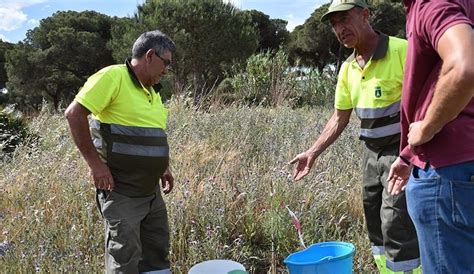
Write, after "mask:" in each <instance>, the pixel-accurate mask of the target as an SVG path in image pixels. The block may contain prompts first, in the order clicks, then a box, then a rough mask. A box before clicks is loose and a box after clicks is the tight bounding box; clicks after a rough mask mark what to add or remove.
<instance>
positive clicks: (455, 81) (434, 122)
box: [425, 65, 474, 133]
mask: <svg viewBox="0 0 474 274" xmlns="http://www.w3.org/2000/svg"><path fill="white" fill-rule="evenodd" d="M471 74H472V75H471ZM472 79H474V73H472V72H469V71H467V70H464V69H463V68H462V67H456V66H452V67H446V66H445V65H443V68H442V70H441V75H440V77H439V80H438V84H437V86H436V91H435V93H434V96H433V99H432V101H431V104H430V106H429V108H428V111H427V113H426V116H425V120H426V122H427V125H430V126H431V127H432V129H431V131H432V132H434V133H436V132H439V131H440V130H441V129H442V128H443V127H444V125H446V124H447V123H449V122H450V121H452V120H454V119H455V118H456V117H457V116H458V115H459V113H460V112H461V111H462V110H463V109H464V108H465V107H466V105H467V104H468V103H469V102H470V101H471V100H472V98H473V96H474V85H472Z"/></svg>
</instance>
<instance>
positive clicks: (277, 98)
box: [214, 49, 335, 107]
mask: <svg viewBox="0 0 474 274" xmlns="http://www.w3.org/2000/svg"><path fill="white" fill-rule="evenodd" d="M233 75H234V76H233V77H228V78H226V79H224V81H222V82H221V83H220V85H219V86H218V88H217V90H216V94H215V96H214V99H215V98H218V99H219V100H220V101H222V102H224V103H228V102H240V103H243V104H246V105H262V106H273V107H275V106H282V105H287V106H291V107H301V106H307V105H310V106H314V105H325V104H332V100H333V94H334V89H335V85H334V81H333V80H332V78H331V76H329V75H326V74H321V73H319V72H318V71H317V70H313V69H302V68H298V67H295V68H292V67H290V65H289V62H288V55H287V54H286V53H285V52H284V51H283V50H282V49H280V50H278V51H277V52H272V51H267V52H263V53H259V54H256V55H252V56H251V57H250V58H249V59H248V60H247V63H246V66H245V68H244V69H242V68H239V67H234V68H233Z"/></svg>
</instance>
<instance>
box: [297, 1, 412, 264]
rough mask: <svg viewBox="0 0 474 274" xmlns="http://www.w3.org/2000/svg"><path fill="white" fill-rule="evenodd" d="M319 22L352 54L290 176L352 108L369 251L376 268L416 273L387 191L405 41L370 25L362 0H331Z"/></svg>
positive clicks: (396, 201) (401, 200)
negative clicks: (331, 106)
mask: <svg viewBox="0 0 474 274" xmlns="http://www.w3.org/2000/svg"><path fill="white" fill-rule="evenodd" d="M321 21H330V23H331V26H332V29H333V31H334V34H335V35H336V37H337V39H338V40H339V42H340V43H342V44H343V45H344V46H345V47H347V48H353V49H354V53H353V54H352V55H351V56H350V57H349V58H348V59H347V60H346V61H345V62H344V63H343V65H342V66H341V70H340V71H339V75H338V82H337V86H336V96H335V112H334V114H333V116H332V117H331V118H330V120H329V121H328V123H327V124H326V126H325V128H324V130H323V132H322V133H321V135H320V136H319V138H318V139H317V140H316V142H315V143H314V144H313V146H312V147H311V148H309V149H308V150H307V151H305V152H302V153H300V154H298V155H297V156H296V157H295V158H294V159H293V160H291V161H290V163H291V164H295V163H296V164H297V165H296V166H295V170H294V179H295V180H300V179H301V178H303V177H304V176H306V175H307V174H308V173H309V171H310V169H311V167H312V166H313V164H314V162H315V160H316V158H317V157H318V156H319V155H320V154H321V153H322V152H323V151H324V150H325V149H326V148H327V147H329V146H330V145H331V144H332V143H333V142H334V141H335V140H336V139H337V138H338V137H339V136H340V134H341V133H342V131H343V130H344V128H345V127H346V126H347V124H348V123H349V120H350V116H351V113H352V110H353V109H354V111H355V113H356V114H357V116H358V117H359V119H360V120H361V125H360V126H361V129H360V137H359V138H360V139H361V140H363V141H364V143H365V145H366V147H367V149H366V152H365V156H364V159H363V164H362V167H363V183H362V185H363V189H362V194H363V203H364V212H365V219H366V223H367V229H368V234H369V239H370V241H371V243H372V252H373V255H374V258H375V262H376V264H377V267H378V268H379V271H380V273H421V267H420V256H419V248H418V240H417V237H416V231H415V228H414V226H413V223H412V221H411V219H410V217H409V215H408V212H407V207H406V201H405V194H404V192H401V193H399V194H397V195H390V193H389V192H388V182H387V177H388V174H389V171H390V166H391V164H392V163H393V162H394V161H395V160H396V159H397V156H398V148H399V144H400V98H401V90H402V81H403V73H404V66H405V59H406V50H407V41H406V40H403V39H399V38H395V37H389V36H386V35H384V34H382V33H379V32H376V31H374V30H373V29H372V27H371V26H370V24H369V9H368V6H367V3H366V2H365V1H364V0H334V1H333V2H332V4H331V5H330V7H329V9H328V12H327V13H325V14H324V15H323V16H322V18H321Z"/></svg>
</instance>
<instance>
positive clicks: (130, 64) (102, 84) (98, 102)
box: [65, 30, 175, 274]
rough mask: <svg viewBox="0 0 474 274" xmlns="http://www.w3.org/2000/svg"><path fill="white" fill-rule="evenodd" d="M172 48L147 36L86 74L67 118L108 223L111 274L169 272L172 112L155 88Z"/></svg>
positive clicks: (159, 36) (158, 36)
mask: <svg viewBox="0 0 474 274" xmlns="http://www.w3.org/2000/svg"><path fill="white" fill-rule="evenodd" d="M174 50H175V45H174V43H173V41H172V40H171V39H170V38H169V37H168V36H166V35H165V34H163V33H161V32H160V31H158V30H156V31H150V32H146V33H143V34H142V35H141V36H140V37H139V38H138V39H137V40H136V41H135V43H134V45H133V48H132V58H131V59H129V60H127V61H126V63H125V64H123V65H113V66H109V67H106V68H103V69H101V70H100V71H98V72H97V73H95V74H94V75H92V76H91V77H89V79H88V80H87V82H86V83H85V84H84V86H83V87H82V89H81V90H80V92H79V93H78V94H77V96H76V98H75V99H74V101H73V102H72V103H71V104H70V105H69V107H68V108H67V110H66V113H65V115H66V118H67V120H68V123H69V127H70V129H71V134H72V137H73V139H74V142H75V143H76V145H77V147H78V149H79V151H80V152H81V154H82V156H83V157H84V159H85V160H86V162H87V164H88V166H89V168H90V174H91V176H92V178H93V180H94V184H95V187H96V189H97V202H98V207H99V210H100V212H101V214H102V216H103V217H104V219H105V223H106V241H105V243H106V254H105V255H106V256H105V257H106V272H107V273H142V272H150V273H151V272H153V273H160V274H166V273H171V272H170V262H169V260H168V253H169V228H168V217H167V212H166V206H165V203H164V201H163V198H162V196H161V193H160V186H159V181H160V179H161V184H162V187H163V192H164V193H165V194H166V193H169V192H170V191H171V190H172V188H173V176H172V174H171V171H170V169H169V166H168V164H169V147H168V142H167V137H166V133H165V129H166V121H167V116H168V111H167V109H166V108H165V107H164V106H163V104H162V102H161V98H160V95H159V93H158V92H156V91H155V90H154V89H153V85H155V84H158V83H159V81H160V79H161V77H162V76H163V75H164V74H166V73H167V72H168V69H169V66H170V63H171V60H172V53H173V52H174ZM91 113H92V119H91V120H90V125H89V124H88V118H87V117H88V116H89V114H91ZM89 127H90V130H89ZM100 234H102V233H100Z"/></svg>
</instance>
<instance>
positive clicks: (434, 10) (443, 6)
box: [417, 0, 472, 49]
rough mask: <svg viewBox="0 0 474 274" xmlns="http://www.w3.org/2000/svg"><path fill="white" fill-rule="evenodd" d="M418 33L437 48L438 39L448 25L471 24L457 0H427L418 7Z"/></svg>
mask: <svg viewBox="0 0 474 274" xmlns="http://www.w3.org/2000/svg"><path fill="white" fill-rule="evenodd" d="M420 15H421V16H420V18H418V20H417V24H419V26H418V29H419V30H420V31H419V34H422V35H423V36H424V37H423V38H424V39H423V40H425V42H426V43H428V44H430V45H431V47H432V48H433V49H437V48H438V41H439V39H440V38H441V36H443V34H444V33H445V32H446V30H448V29H449V28H450V27H452V26H455V25H458V24H463V23H464V24H469V25H472V22H471V20H469V18H468V17H467V14H466V10H465V9H464V8H463V7H462V6H461V5H460V4H459V3H458V2H457V1H447V0H442V1H427V2H425V3H423V5H422V6H421V7H420Z"/></svg>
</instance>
